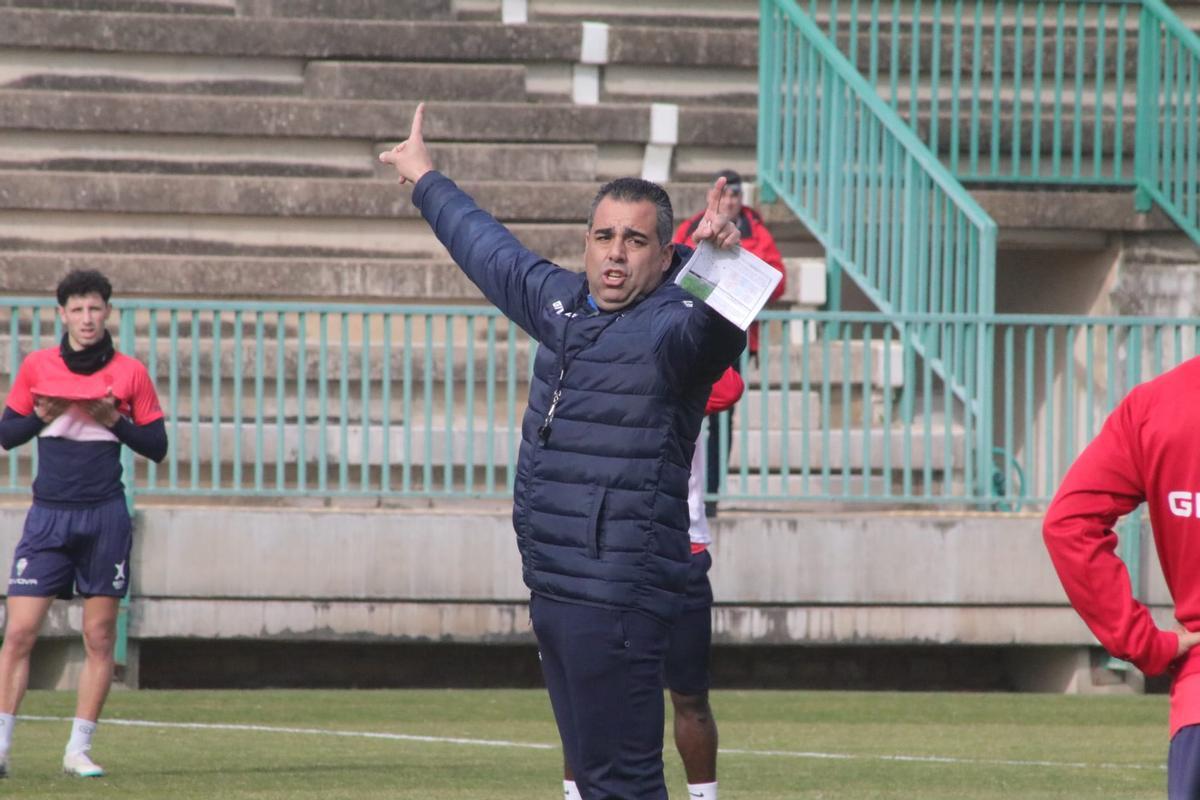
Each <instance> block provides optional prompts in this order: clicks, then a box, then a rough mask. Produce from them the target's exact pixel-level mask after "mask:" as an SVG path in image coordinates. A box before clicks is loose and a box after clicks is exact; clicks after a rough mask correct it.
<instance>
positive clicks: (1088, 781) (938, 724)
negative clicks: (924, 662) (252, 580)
mask: <svg viewBox="0 0 1200 800" xmlns="http://www.w3.org/2000/svg"><path fill="white" fill-rule="evenodd" d="M73 703H74V697H73V695H72V694H69V693H59V692H31V693H30V694H29V695H28V697H27V698H26V701H25V703H24V705H23V706H22V708H21V715H22V717H23V719H22V720H20V721H19V722H18V725H17V729H16V738H15V741H14V745H13V752H12V770H13V774H12V777H10V778H9V779H7V780H6V781H3V782H2V783H0V796H7V797H14V798H16V797H19V798H22V799H23V800H33V799H34V798H67V797H70V798H78V797H83V796H86V797H88V798H89V799H90V798H119V799H120V800H163V799H164V798H221V800H275V799H276V798H279V799H280V800H282V799H283V798H289V800H292V799H300V800H305V799H307V798H312V799H313V800H317V798H320V800H335V799H338V798H345V799H346V800H366V799H367V798H382V797H387V798H412V799H413V800H418V799H419V800H478V799H479V798H487V800H536V798H546V800H555V799H556V798H558V797H560V796H561V794H560V793H561V783H560V781H561V773H560V769H561V766H560V765H561V759H560V755H559V751H558V747H557V735H556V732H555V730H554V724H553V721H552V719H551V716H550V708H549V703H548V700H547V699H546V695H545V693H544V692H542V691H534V690H529V691H524V690H512V691H494V690H488V691H467V690H446V691H440V690H421V691H246V692H210V691H192V692H175V691H172V692H165V691H163V692H157V691H141V692H118V693H114V694H113V695H112V696H111V697H110V699H109V703H108V707H107V709H106V713H105V716H106V719H107V722H102V723H101V727H100V730H99V732H98V733H97V735H96V740H95V746H94V750H93V754H94V756H95V758H96V760H97V761H98V762H99V763H101V764H103V765H104V766H105V767H106V768H107V769H108V770H109V776H108V777H105V778H102V779H98V780H91V781H86V782H83V781H80V780H79V779H75V778H68V777H66V776H64V775H61V774H60V772H59V768H60V759H61V755H62V747H63V745H64V744H65V742H66V738H67V734H68V732H69V722H68V721H66V719H62V720H59V719H48V718H69V717H70V716H71V715H72V713H73ZM713 707H714V709H715V711H716V714H717V720H718V723H719V725H720V731H721V748H722V751H723V752H722V755H721V758H720V762H719V771H720V781H721V796H722V798H724V800H785V798H786V800H795V799H797V798H800V799H813V800H815V799H816V798H829V799H830V800H834V799H836V800H843V799H844V798H845V799H851V800H852V799H855V798H914V799H917V800H939V799H941V798H945V799H946V800H950V799H951V798H953V799H954V800H975V799H976V798H978V799H980V800H982V799H983V798H996V799H997V800H999V798H1012V797H1021V798H1090V797H1096V796H1105V797H1114V798H1156V799H1157V798H1162V797H1163V796H1165V786H1166V771H1165V769H1164V766H1163V765H1164V763H1165V759H1166V748H1167V741H1166V735H1167V731H1166V717H1167V706H1166V699H1165V698H1163V697H1060V696H1053V695H1003V694H988V695H979V694H915V693H914V694H893V693H850V692H765V691H764V692H752V691H739V692H717V693H714V695H713ZM238 726H241V727H238ZM666 746H667V752H666V758H665V761H666V765H667V783H668V788H669V789H670V791H671V795H672V797H683V796H685V793H684V788H683V787H684V778H683V772H682V769H681V767H680V766H679V759H678V756H677V755H676V754H675V752H674V750H673V744H672V742H671V739H670V724H669V712H668V733H667V744H666Z"/></svg>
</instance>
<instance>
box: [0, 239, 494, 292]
mask: <svg viewBox="0 0 1200 800" xmlns="http://www.w3.org/2000/svg"><path fill="white" fill-rule="evenodd" d="M84 268H91V269H99V270H100V271H101V272H103V273H104V274H105V275H107V276H108V277H109V279H110V280H111V281H112V282H113V284H114V285H115V286H117V287H118V291H119V295H118V302H119V299H120V298H121V297H126V298H129V297H138V296H144V297H173V296H192V297H210V298H217V297H230V298H238V297H242V298H245V297H254V298H258V299H262V298H269V297H273V298H289V299H298V300H303V299H307V300H312V301H314V302H326V301H328V300H329V298H338V299H339V300H341V301H354V300H363V301H370V302H389V303H391V302H396V303H400V302H409V303H413V302H420V303H431V302H442V303H445V302H450V303H457V302H462V301H479V300H480V299H481V297H482V296H481V295H480V293H479V290H478V289H477V288H475V286H474V284H472V283H471V282H470V281H469V280H467V278H466V276H465V275H464V274H463V273H462V270H460V269H459V268H458V267H457V266H455V265H454V264H453V263H452V262H451V261H449V260H448V259H446V257H445V256H444V255H443V256H441V257H434V256H426V257H420V258H408V259H405V258H380V259H362V258H357V259H354V258H327V259H312V258H301V257H275V258H254V257H250V256H231V257H212V256H198V255H192V256H189V255H179V254H154V255H137V254H123V255H117V254H113V253H108V252H78V253H76V252H65V253H52V252H29V251H16V252H10V251H0V292H4V293H7V294H29V295H35V296H36V295H40V294H44V293H47V292H50V291H52V290H53V288H54V283H55V282H56V281H57V280H58V278H59V277H60V276H62V275H65V274H66V273H67V272H69V271H70V270H72V269H84Z"/></svg>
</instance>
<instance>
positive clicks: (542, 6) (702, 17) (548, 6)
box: [458, 0, 758, 29]
mask: <svg viewBox="0 0 1200 800" xmlns="http://www.w3.org/2000/svg"><path fill="white" fill-rule="evenodd" d="M526 10H527V15H528V19H529V20H530V21H531V22H551V21H565V20H569V21H593V22H604V23H607V24H611V25H643V26H645V25H653V26H662V27H680V26H686V27H705V26H713V27H720V28H722V29H729V28H753V27H755V26H756V25H757V24H758V3H757V2H755V0H692V2H682V1H681V0H614V2H608V3H605V4H604V5H603V6H597V5H596V4H595V3H591V2H587V1H586V0H529V2H528V3H527V5H526ZM458 16H459V19H464V20H467V19H499V18H500V0H462V1H461V2H459V3H458Z"/></svg>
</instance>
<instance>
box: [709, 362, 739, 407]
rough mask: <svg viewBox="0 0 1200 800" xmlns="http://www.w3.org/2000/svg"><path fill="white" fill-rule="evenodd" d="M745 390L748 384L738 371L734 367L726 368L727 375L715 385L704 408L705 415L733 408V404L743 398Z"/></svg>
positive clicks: (718, 379)
mask: <svg viewBox="0 0 1200 800" xmlns="http://www.w3.org/2000/svg"><path fill="white" fill-rule="evenodd" d="M745 390H746V384H745V383H744V382H743V381H742V376H741V375H739V374H738V373H737V370H735V369H734V368H733V367H728V368H726V370H725V373H724V374H723V375H722V376H721V377H720V378H717V382H716V383H714V384H713V387H712V393H711V394H710V395H709V396H708V403H707V404H706V405H705V406H704V413H705V414H706V415H708V414H716V413H717V412H719V411H725V410H727V409H729V408H732V407H733V404H734V403H736V402H737V401H738V400H740V399H741V398H742V392H744V391H745Z"/></svg>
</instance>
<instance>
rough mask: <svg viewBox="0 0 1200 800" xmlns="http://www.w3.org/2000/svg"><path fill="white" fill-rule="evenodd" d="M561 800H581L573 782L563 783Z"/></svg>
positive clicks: (577, 788) (581, 797)
mask: <svg viewBox="0 0 1200 800" xmlns="http://www.w3.org/2000/svg"><path fill="white" fill-rule="evenodd" d="M563 800H583V795H581V794H580V793H579V787H578V786H576V785H575V781H563Z"/></svg>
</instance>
